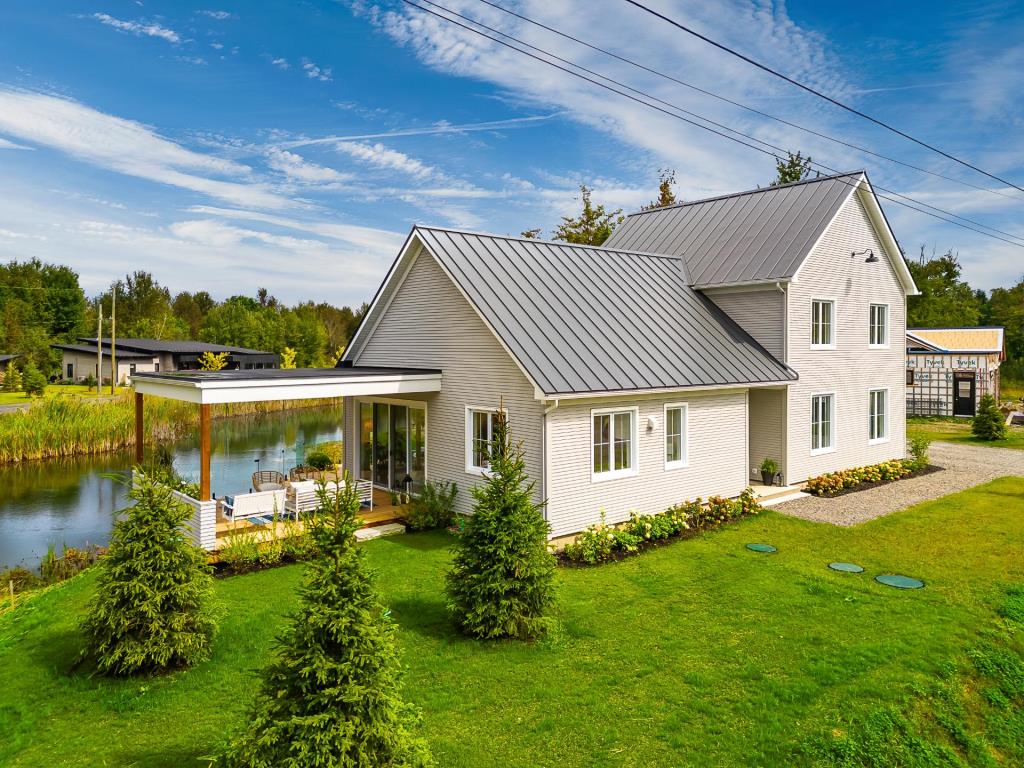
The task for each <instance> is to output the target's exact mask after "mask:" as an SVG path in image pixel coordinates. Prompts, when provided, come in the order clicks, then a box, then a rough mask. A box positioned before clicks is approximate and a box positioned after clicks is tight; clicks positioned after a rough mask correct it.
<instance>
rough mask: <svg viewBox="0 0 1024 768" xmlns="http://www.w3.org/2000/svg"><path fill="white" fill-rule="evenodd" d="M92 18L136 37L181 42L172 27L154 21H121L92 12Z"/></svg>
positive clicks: (179, 36)
mask: <svg viewBox="0 0 1024 768" xmlns="http://www.w3.org/2000/svg"><path fill="white" fill-rule="evenodd" d="M92 18H94V19H96V21H98V22H100V23H101V24H106V25H107V26H108V27H113V28H114V29H117V30H120V31H121V32H128V33H129V34H132V35H135V36H136V37H158V38H160V39H161V40H166V41H167V42H169V43H173V44H175V45H177V44H178V43H180V42H181V35H179V34H178V33H177V32H175V31H174V30H173V29H168V28H167V27H162V26H160V25H159V24H157V23H155V22H149V23H147V22H142V21H122V20H121V19H115V18H114V17H113V16H111V15H109V14H106V13H94V14H93V15H92Z"/></svg>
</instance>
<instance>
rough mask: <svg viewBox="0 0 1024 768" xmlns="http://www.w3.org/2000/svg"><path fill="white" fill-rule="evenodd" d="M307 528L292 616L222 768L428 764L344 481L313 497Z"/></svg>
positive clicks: (354, 500) (354, 501)
mask: <svg viewBox="0 0 1024 768" xmlns="http://www.w3.org/2000/svg"><path fill="white" fill-rule="evenodd" d="M319 494H320V502H321V508H320V511H319V513H318V514H317V515H315V516H314V517H312V518H311V519H310V520H309V521H308V522H307V524H308V525H309V526H310V530H311V534H312V536H313V538H314V540H315V542H316V544H317V547H318V551H319V553H320V555H319V557H318V558H317V559H316V560H314V561H313V562H312V563H310V565H309V567H308V570H307V573H306V580H305V583H304V584H303V587H302V589H301V591H300V593H299V600H300V605H299V609H298V612H297V613H296V614H295V615H294V616H292V618H291V622H290V625H289V626H288V627H287V628H286V629H285V631H284V632H283V633H282V634H281V635H280V636H279V637H278V638H277V640H276V643H275V644H276V648H277V659H276V660H275V661H274V662H273V663H271V664H270V666H269V667H267V669H266V670H265V671H264V672H263V685H262V688H261V691H260V693H259V694H258V696H257V699H256V703H255V705H254V707H253V710H252V712H251V714H250V715H249V717H248V725H247V727H246V728H245V729H244V730H243V732H242V733H241V735H240V736H239V737H238V738H237V739H236V740H235V741H234V742H233V743H232V744H231V746H230V747H229V748H228V750H227V753H226V754H225V755H224V763H225V764H226V765H228V766H249V767H251V768H257V767H259V768H305V767H306V766H310V767H312V766H317V767H318V768H333V767H335V766H337V767H338V768H341V767H343V766H344V767H345V768H349V767H352V768H357V767H361V766H366V767H367V768H370V766H374V767H375V766H388V767H389V768H397V767H398V766H428V765H431V764H432V761H431V759H430V754H429V752H428V751H427V747H426V744H425V742H423V741H422V740H421V739H418V738H415V737H413V735H412V734H411V732H410V730H409V727H410V725H411V724H412V723H413V722H414V721H415V720H416V719H417V714H416V712H415V710H413V709H412V707H411V706H410V705H408V704H406V703H404V702H403V701H402V698H401V696H400V686H399V681H400V664H399V657H398V652H397V650H396V648H395V641H394V634H395V626H394V624H393V623H392V621H391V619H390V618H389V616H388V613H387V611H385V610H384V608H383V606H382V605H381V602H380V600H379V598H378V597H377V595H376V593H375V591H374V589H373V585H372V583H371V581H370V577H369V575H368V573H367V570H366V565H365V563H364V555H363V552H362V551H360V550H359V548H358V547H357V545H356V540H355V531H356V529H357V528H358V522H357V520H356V514H357V512H358V510H359V496H358V494H357V492H356V490H355V487H354V486H353V485H352V484H351V483H345V484H344V486H343V487H339V488H338V489H337V490H335V491H328V490H327V489H326V487H325V486H323V485H321V487H320V489H319Z"/></svg>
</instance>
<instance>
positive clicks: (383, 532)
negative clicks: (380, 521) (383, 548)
mask: <svg viewBox="0 0 1024 768" xmlns="http://www.w3.org/2000/svg"><path fill="white" fill-rule="evenodd" d="M399 533H405V526H404V525H402V524H401V523H386V524H384V525H371V526H367V527H366V528H360V529H359V530H358V531H356V540H357V541H370V540H371V539H379V538H381V537H382V536H395V535H397V534H399Z"/></svg>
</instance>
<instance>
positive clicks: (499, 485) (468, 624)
mask: <svg viewBox="0 0 1024 768" xmlns="http://www.w3.org/2000/svg"><path fill="white" fill-rule="evenodd" d="M488 453H489V460H490V467H489V471H488V474H487V479H486V482H485V483H483V484H482V485H478V486H476V487H474V488H473V489H472V494H473V498H474V500H475V502H476V503H475V505H474V510H473V514H472V516H470V517H469V518H468V519H467V520H466V526H465V531H464V532H463V534H462V536H461V538H460V539H459V543H458V546H457V548H456V550H455V556H454V564H453V567H452V570H451V571H449V573H448V575H447V589H448V600H449V608H450V609H451V611H452V613H453V615H454V618H455V622H456V624H457V625H458V626H459V628H460V629H461V630H462V631H463V632H465V633H466V634H468V635H472V636H474V637H478V638H485V639H491V638H501V637H517V638H522V639H527V638H532V637H537V636H539V635H541V634H543V633H544V630H545V628H546V626H547V622H548V619H547V616H546V614H547V613H548V611H549V609H550V608H551V606H552V604H553V602H554V594H553V583H554V575H555V558H554V556H553V555H552V554H551V553H550V552H549V551H548V546H547V544H548V532H549V527H548V524H547V521H546V520H544V516H543V515H542V514H541V508H542V506H543V505H542V504H535V503H534V501H533V488H534V486H533V483H532V482H530V481H529V478H528V477H527V475H526V465H525V462H524V460H523V449H522V446H521V445H519V444H516V445H513V444H512V443H511V440H510V437H509V430H508V421H507V419H506V417H505V414H504V412H502V411H499V412H498V416H497V419H496V420H495V425H494V429H493V436H492V441H491V445H490V449H489V452H488Z"/></svg>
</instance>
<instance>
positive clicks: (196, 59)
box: [174, 56, 206, 66]
mask: <svg viewBox="0 0 1024 768" xmlns="http://www.w3.org/2000/svg"><path fill="white" fill-rule="evenodd" d="M174 58H176V59H177V60H178V61H183V62H185V63H186V64H196V65H197V66H206V59H204V58H203V57H202V56H175V57H174Z"/></svg>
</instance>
